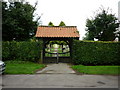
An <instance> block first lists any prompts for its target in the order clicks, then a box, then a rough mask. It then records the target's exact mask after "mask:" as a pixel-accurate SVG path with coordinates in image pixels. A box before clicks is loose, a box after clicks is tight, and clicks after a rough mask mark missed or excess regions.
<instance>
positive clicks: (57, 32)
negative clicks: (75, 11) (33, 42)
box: [35, 26, 79, 63]
mask: <svg viewBox="0 0 120 90" xmlns="http://www.w3.org/2000/svg"><path fill="white" fill-rule="evenodd" d="M35 37H36V38H37V39H38V40H43V63H59V62H65V63H70V62H71V54H72V42H73V39H77V40H79V32H78V30H77V27H76V26H39V27H38V28H37V32H36V35H35ZM51 41H64V42H65V43H67V46H68V47H69V49H70V51H69V52H62V53H59V52H46V48H47V46H48V45H49V46H50V47H51V44H50V42H51ZM62 50H63V48H62ZM47 53H48V54H51V55H53V54H54V57H53V56H51V57H48V56H46V55H48V54H47ZM66 53H70V56H69V57H65V56H60V54H66Z"/></svg>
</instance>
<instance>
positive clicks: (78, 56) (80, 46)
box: [72, 40, 120, 65]
mask: <svg viewBox="0 0 120 90" xmlns="http://www.w3.org/2000/svg"><path fill="white" fill-rule="evenodd" d="M119 49H120V42H103V41H79V40H74V41H73V46H72V59H73V63H74V64H83V65H120V55H119Z"/></svg>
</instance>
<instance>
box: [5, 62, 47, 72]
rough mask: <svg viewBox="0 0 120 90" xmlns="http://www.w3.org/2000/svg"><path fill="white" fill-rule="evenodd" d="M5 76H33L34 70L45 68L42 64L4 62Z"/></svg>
mask: <svg viewBox="0 0 120 90" xmlns="http://www.w3.org/2000/svg"><path fill="white" fill-rule="evenodd" d="M5 64H6V70H5V74H34V73H35V71H36V70H38V69H42V68H44V67H45V65H43V64H37V63H33V62H25V61H6V62H5Z"/></svg>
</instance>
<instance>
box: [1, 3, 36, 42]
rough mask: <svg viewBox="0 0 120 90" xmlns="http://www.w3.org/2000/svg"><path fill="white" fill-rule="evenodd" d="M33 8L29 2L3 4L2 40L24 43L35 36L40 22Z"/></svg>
mask: <svg viewBox="0 0 120 90" xmlns="http://www.w3.org/2000/svg"><path fill="white" fill-rule="evenodd" d="M36 5H37V3H36V4H35V6H34V7H33V6H32V5H30V4H29V3H27V2H9V4H8V2H2V39H3V40H4V41H12V40H16V41H23V40H27V39H29V38H31V37H33V36H34V35H35V32H36V29H37V25H38V22H37V20H33V19H34V11H35V10H36Z"/></svg>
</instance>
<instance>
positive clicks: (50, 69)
mask: <svg viewBox="0 0 120 90" xmlns="http://www.w3.org/2000/svg"><path fill="white" fill-rule="evenodd" d="M37 73H39V74H45V73H46V74H47V73H48V74H49V73H52V74H55V73H60V74H65V73H75V71H74V70H72V69H71V68H70V66H69V65H68V64H66V63H59V64H48V65H47V67H46V68H44V69H43V70H42V71H38V72H37Z"/></svg>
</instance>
